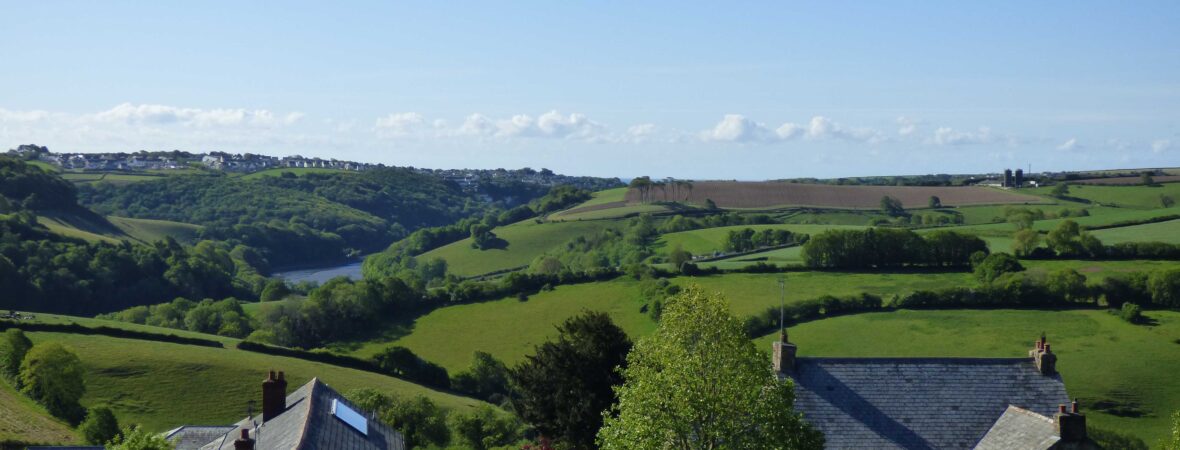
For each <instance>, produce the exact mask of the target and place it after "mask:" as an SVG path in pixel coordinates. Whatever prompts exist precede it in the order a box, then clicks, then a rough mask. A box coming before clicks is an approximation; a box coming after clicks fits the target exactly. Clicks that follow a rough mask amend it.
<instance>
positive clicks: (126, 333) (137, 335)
mask: <svg viewBox="0 0 1180 450" xmlns="http://www.w3.org/2000/svg"><path fill="white" fill-rule="evenodd" d="M9 328H17V329H20V330H23V331H29V332H37V331H41V332H49V333H70V334H86V335H100V336H110V337H116V338H125V339H139V340H143V341H156V342H168V343H172V344H184V345H198V346H201V347H214V348H225V346H224V345H222V344H221V342H219V341H215V340H212V339H203V338H194V337H184V336H177V335H175V334H161V333H151V332H147V331H135V330H128V329H124V328H114V327H108V326H97V327H88V326H85V325H81V324H78V323H68V324H67V323H37V322H30V323H21V322H13V321H11V320H0V331H3V330H7V329H9Z"/></svg>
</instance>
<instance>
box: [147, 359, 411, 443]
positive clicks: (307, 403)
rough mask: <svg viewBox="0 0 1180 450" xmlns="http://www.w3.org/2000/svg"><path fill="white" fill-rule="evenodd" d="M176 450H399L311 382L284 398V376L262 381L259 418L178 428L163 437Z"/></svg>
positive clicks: (362, 415) (397, 438)
mask: <svg viewBox="0 0 1180 450" xmlns="http://www.w3.org/2000/svg"><path fill="white" fill-rule="evenodd" d="M165 437H166V438H167V439H168V441H169V442H172V443H173V444H174V445H176V449H177V450H198V449H199V450H223V449H234V450H270V449H274V450H279V449H282V450H292V449H318V448H348V449H358V450H368V449H373V450H387V449H388V450H404V449H405V448H406V445H405V441H404V439H403V438H402V435H401V433H398V432H397V431H394V430H392V429H390V428H389V427H386V426H385V425H384V424H382V423H381V422H380V421H377V420H374V419H373V418H372V415H371V414H369V413H367V412H365V411H362V410H361V409H360V408H357V407H356V405H353V404H352V403H350V402H349V401H348V400H345V399H344V397H343V396H341V395H340V394H339V393H337V392H336V391H335V390H333V389H332V388H330V387H328V386H327V385H326V384H324V383H322V382H320V381H319V379H316V378H313V379H312V380H311V381H309V382H307V384H305V385H303V386H302V387H300V388H299V389H296V390H295V391H294V392H291V393H290V394H287V380H286V379H285V377H284V376H283V372H279V373H278V375H277V376H276V375H275V372H273V371H272V372H270V374H269V376H268V377H267V378H266V379H265V380H263V382H262V414H259V415H256V416H253V417H247V418H245V419H243V420H242V421H241V422H238V423H236V424H234V425H226V426H182V427H179V428H176V429H174V430H171V431H169V432H167V433H165Z"/></svg>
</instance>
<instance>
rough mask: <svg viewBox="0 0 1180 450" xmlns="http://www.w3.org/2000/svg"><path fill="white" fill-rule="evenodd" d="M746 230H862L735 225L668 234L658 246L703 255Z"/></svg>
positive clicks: (794, 231)
mask: <svg viewBox="0 0 1180 450" xmlns="http://www.w3.org/2000/svg"><path fill="white" fill-rule="evenodd" d="M746 228H751V229H753V230H755V231H757V230H766V229H773V230H788V231H790V232H792V233H803V234H818V233H822V232H824V231H827V230H832V229H858V228H864V227H861V226H852V225H807V224H789V225H736V226H731V227H716V228H702V229H699V230H689V231H681V232H677V233H668V234H665V235H663V236H660V241H659V244H660V245H662V247H663V249H664V250H665V251H668V250H671V249H673V248H675V247H676V246H677V245H679V246H681V247H682V248H684V250H686V251H688V252H690V253H692V254H694V255H703V254H708V253H713V252H714V251H722V250H724V249H725V240H726V238H727V237H728V236H729V232H730V231H738V230H743V229H746Z"/></svg>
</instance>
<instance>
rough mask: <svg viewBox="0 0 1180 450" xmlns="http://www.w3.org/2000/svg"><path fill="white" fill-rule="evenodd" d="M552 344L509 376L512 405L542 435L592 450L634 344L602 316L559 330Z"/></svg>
mask: <svg viewBox="0 0 1180 450" xmlns="http://www.w3.org/2000/svg"><path fill="white" fill-rule="evenodd" d="M557 331H558V335H557V339H556V340H554V341H549V342H546V343H544V344H541V345H540V346H538V347H537V349H536V354H534V355H532V356H529V357H528V358H527V360H526V361H525V362H523V363H521V364H520V365H518V366H516V367H513V368H512V369H511V370H509V380H510V382H511V384H512V386H513V390H514V392H515V393H516V394H517V397H515V398H514V399H513V405H514V406H515V408H516V411H517V413H518V414H519V415H520V417H521V418H522V419H524V420H525V421H526V422H528V423H530V424H532V425H533V426H534V427H536V428H537V430H538V431H540V432H541V434H542V435H544V436H546V437H550V438H557V439H559V440H561V441H564V442H566V443H568V444H570V445H573V446H575V447H578V448H590V447H593V445H594V436H595V434H596V433H598V429H599V427H600V426H601V424H602V413H603V411H605V410H606V409H607V408H609V407H610V405H611V404H612V403H614V400H615V395H614V390H613V389H614V387H615V386H618V385H620V384H622V381H623V380H622V376H621V374H620V373H619V372H618V371H617V370H616V369H617V368H618V367H620V366H622V365H624V364H625V362H626V355H627V352H628V351H630V350H631V340H630V339H629V338H627V334H626V333H624V332H623V330H622V329H621V328H619V327H618V326H616V325H615V324H614V322H611V320H610V316H608V315H606V314H605V313H601V312H585V313H582V314H580V315H578V316H575V317H572V318H570V319H568V320H566V321H565V322H564V323H562V324H561V325H559V326H558V327H557Z"/></svg>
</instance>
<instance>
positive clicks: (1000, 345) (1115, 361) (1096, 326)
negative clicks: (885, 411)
mask: <svg viewBox="0 0 1180 450" xmlns="http://www.w3.org/2000/svg"><path fill="white" fill-rule="evenodd" d="M1146 315H1147V317H1149V318H1151V319H1152V320H1154V324H1153V325H1133V324H1130V323H1127V322H1125V321H1123V320H1121V319H1119V318H1118V317H1117V316H1115V315H1113V314H1110V313H1108V312H1106V311H1097V310H1082V311H1037V310H957V311H908V310H901V311H894V312H885V313H869V314H859V315H852V316H843V317H836V318H831V319H825V320H819V321H815V322H809V323H805V324H801V325H798V326H796V327H793V328H792V329H791V340H792V341H793V342H796V343H797V344H798V345H799V354H800V355H801V356H828V357H922V356H927V357H930V356H933V357H1023V356H1025V355H1026V354H1027V353H1026V352H1027V351H1028V349H1029V348H1030V347H1031V345H1032V342H1033V340H1034V339H1035V338H1037V337H1038V336H1040V334H1041V332H1042V331H1043V332H1045V333H1046V334H1047V335H1048V338H1049V342H1050V343H1052V344H1053V351H1054V352H1055V353H1057V354H1058V360H1057V367H1058V370H1059V371H1060V372H1061V374H1062V378H1064V380H1065V383H1066V389H1067V390H1068V392H1069V394H1070V396H1073V397H1077V398H1079V399H1080V400H1081V404H1082V409H1083V412H1085V413H1086V414H1087V415H1088V416H1089V424H1090V426H1092V427H1100V428H1104V429H1108V430H1116V431H1119V432H1123V433H1130V434H1132V435H1135V436H1138V437H1140V438H1142V439H1144V440H1145V441H1147V442H1148V443H1155V442H1156V440H1157V439H1159V438H1161V437H1163V436H1164V434H1165V433H1167V431H1168V427H1169V423H1168V419H1167V417H1168V415H1170V414H1171V412H1172V411H1175V410H1176V409H1178V408H1180V383H1177V381H1176V374H1177V373H1180V313H1178V312H1172V311H1149V312H1147V313H1146ZM774 338H775V336H773V334H772V335H767V336H763V337H762V338H759V339H757V340H756V342H757V343H758V348H759V349H761V350H763V351H766V352H767V353H768V354H769V350H770V343H771V342H772V341H773V339H774Z"/></svg>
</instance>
